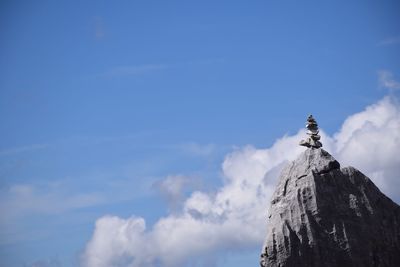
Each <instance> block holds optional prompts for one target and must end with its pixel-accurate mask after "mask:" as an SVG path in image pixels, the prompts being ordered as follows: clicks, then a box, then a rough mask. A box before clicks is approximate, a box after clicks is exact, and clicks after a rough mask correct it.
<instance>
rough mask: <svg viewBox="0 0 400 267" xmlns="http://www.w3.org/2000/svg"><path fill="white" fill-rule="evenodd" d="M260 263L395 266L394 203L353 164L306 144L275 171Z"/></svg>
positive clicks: (397, 214)
mask: <svg viewBox="0 0 400 267" xmlns="http://www.w3.org/2000/svg"><path fill="white" fill-rule="evenodd" d="M399 179H400V177H399ZM260 264H261V266H263V267H265V266H268V267H270V266H271V267H275V266H276V267H285V266H297V267H299V266H300V267H301V266H324V267H331V266H335V267H336V266H338V267H339V266H341V267H342V266H360V267H362V266H390V267H395V266H400V206H398V205H397V204H396V203H394V202H393V201H392V200H390V199H389V198H388V197H386V196H385V195H384V194H383V193H381V192H380V190H379V189H378V188H377V187H376V186H375V185H374V183H373V182H372V181H371V180H370V179H369V178H368V177H366V176H365V175H364V174H362V173H361V172H360V171H358V170H357V169H355V168H353V167H346V168H340V164H339V163H338V162H337V161H336V160H335V159H334V158H333V157H332V156H331V155H330V154H329V153H328V152H326V151H325V150H323V149H321V148H309V149H307V150H306V151H305V152H304V153H302V154H301V155H300V156H299V157H298V158H297V159H296V160H295V161H294V162H291V163H290V164H288V166H286V168H285V169H284V170H283V171H282V173H281V176H280V178H279V182H278V185H277V188H276V190H275V193H274V194H273V197H272V201H271V206H270V209H269V214H268V219H267V237H266V241H265V244H264V247H263V249H262V254H261V261H260Z"/></svg>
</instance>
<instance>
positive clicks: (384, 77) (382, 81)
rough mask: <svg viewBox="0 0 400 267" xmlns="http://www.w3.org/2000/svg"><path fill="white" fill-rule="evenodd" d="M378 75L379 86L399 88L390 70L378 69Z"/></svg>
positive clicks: (398, 83) (392, 88) (399, 85)
mask: <svg viewBox="0 0 400 267" xmlns="http://www.w3.org/2000/svg"><path fill="white" fill-rule="evenodd" d="M378 77H379V86H380V87H382V88H386V89H390V90H397V89H400V82H398V81H396V80H395V79H394V75H393V73H392V72H390V71H388V70H380V71H378Z"/></svg>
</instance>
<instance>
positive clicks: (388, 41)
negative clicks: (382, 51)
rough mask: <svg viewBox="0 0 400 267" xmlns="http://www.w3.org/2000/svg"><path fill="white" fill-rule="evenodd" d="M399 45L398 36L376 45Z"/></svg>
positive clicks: (399, 38)
mask: <svg viewBox="0 0 400 267" xmlns="http://www.w3.org/2000/svg"><path fill="white" fill-rule="evenodd" d="M395 44H400V36H397V37H390V38H387V39H385V40H382V41H381V42H379V43H378V46H385V45H395Z"/></svg>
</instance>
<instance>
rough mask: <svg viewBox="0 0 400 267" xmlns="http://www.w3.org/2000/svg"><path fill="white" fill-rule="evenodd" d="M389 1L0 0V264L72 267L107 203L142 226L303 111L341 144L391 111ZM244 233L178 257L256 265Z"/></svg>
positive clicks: (289, 126)
mask: <svg viewBox="0 0 400 267" xmlns="http://www.w3.org/2000/svg"><path fill="white" fill-rule="evenodd" d="M399 11H400V6H399V4H398V1H386V0H385V1H326V2H324V3H321V2H318V1H304V2H302V3H301V4H300V3H298V1H284V2H283V1H250V2H249V1H248V2H246V3H244V2H240V1H236V2H234V3H233V2H232V1H201V2H198V1H163V2H162V1H118V3H114V2H113V3H111V2H109V1H79V2H78V1H2V2H1V4H0V35H1V40H2V41H1V42H0V58H1V59H2V60H1V61H0V73H1V75H0V116H1V120H0V121H1V124H0V191H1V192H0V195H3V196H2V197H1V200H2V202H3V203H4V204H3V205H2V206H1V207H0V210H1V212H2V214H3V215H2V217H3V219H2V220H1V229H0V262H1V263H2V264H1V265H5V266H10V267H14V266H15V267H17V266H35V267H38V266H41V267H42V266H78V265H80V264H82V257H86V256H87V253H86V254H85V251H88V250H89V249H88V247H90V246H89V245H87V244H88V242H89V240H94V239H93V236H96V235H93V233H94V231H95V226H94V225H95V222H96V220H98V219H99V218H103V216H105V215H112V216H118V218H121V219H125V220H127V222H128V219H127V218H130V216H136V217H142V218H143V219H144V220H145V221H146V226H147V228H146V229H148V230H146V231H151V229H152V228H151V227H152V225H155V224H156V223H157V222H159V220H160V218H170V217H171V216H172V217H174V216H178V217H179V215H177V214H180V213H182V212H183V213H185V211H186V210H185V208H187V207H188V205H189V204H188V203H189V202H188V201H186V200H187V199H192V197H191V196H193V194H192V193H193V192H198V191H201V192H214V193H215V192H220V191H221V192H222V191H223V190H222V189H223V188H225V187H226V185H227V184H229V183H230V181H231V180H229V179H230V178H229V175H230V174H229V173H230V172H229V170H228V169H224V167H223V166H226V165H225V164H224V163H227V159H232V157H233V156H234V155H236V154H235V153H239V152H238V151H241V153H243V155H248V154H246V153H250V152H248V151H247V150H246V149H245V146H246V145H252V147H253V148H254V149H255V151H258V150H257V149H268V148H271V146H272V145H273V144H275V143H276V140H277V139H279V138H286V137H288V136H295V135H296V134H297V133H298V130H299V129H301V128H302V127H303V126H304V120H305V118H306V116H307V115H308V114H309V113H311V112H312V113H313V114H314V115H315V117H316V118H317V120H318V121H319V122H320V125H321V127H322V129H323V130H324V132H325V133H326V135H327V136H328V137H329V138H333V140H336V141H332V142H333V143H334V144H335V145H332V146H331V147H332V149H333V150H335V149H334V148H336V147H340V145H336V143H337V144H339V143H340V140H339V139H338V138H336V139H335V136H339V137H340V129H341V127H342V125H343V123H344V121H345V120H346V119H348V118H350V117H349V116H351V115H353V114H360V112H363V111H365V112H366V113H362V114H361V115H363V114H370V113H368V112H375V111H376V112H377V114H379V118H383V117H384V116H383V115H382V114H383V113H382V112H381V111H380V110H381V109H379V107H382V109H385V108H386V109H385V110H393V109H395V110H396V109H397V108H398V102H397V98H398V89H399V87H400V86H399V83H398V82H397V81H399V80H400V28H399V25H400V19H399V17H400V16H399ZM385 97H386V98H385ZM388 98H390V100H387V99H388ZM382 99H386V100H382ZM379 101H383V102H379ZM385 101H386V102H385ZM377 103H378V104H377ZM379 103H380V104H379ZM371 105H372V106H371ZM373 105H377V106H373ZM366 107H372V108H370V109H369V111H368V108H367V109H366ZM371 110H372V111H371ZM389 113H390V112H388V113H385V114H389ZM390 114H392V113H390ZM394 114H395V113H394ZM361 115H360V116H359V117H362V116H361ZM357 118H358V117H357ZM391 118H392V117H391ZM388 120H389V119H388ZM377 125H379V127H381V128H379V129H383V127H384V125H385V124H382V123H378V122H377ZM390 129H392V128H390ZM390 129H389V130H385V131H383V134H385V132H386V133H388V132H390ZM335 134H336V135H335ZM285 135H286V137H284V136H285ZM392 137H394V138H397V137H398V134H397V135H396V131H395V132H394V136H392ZM338 140H339V141H338ZM335 142H336V143H335ZM394 146H395V145H394ZM282 149H283V148H282ZM268 151H269V150H268ZM232 153H233V154H232ZM250 154H251V153H250ZM337 155H338V156H339V158H343V159H347V160H348V161H349V162H353V161H352V159H351V157H350V156H348V155H347V154H346V153H344V152H343V153H342V152H340V151H339V150H338V152H337ZM233 158H235V157H233ZM239 158H240V157H239ZM282 160H283V159H282ZM244 161H245V160H244ZM354 162H356V164H360V165H359V166H364V165H363V164H364V162H366V161H363V162H358V161H354ZM271 164H272V163H271ZM385 164H386V163H385ZM385 164H383V165H380V167H382V166H383V167H385V166H389V167H390V166H392V165H393V166H394V165H396V164H397V162H394V163H393V162H388V163H387V164H386V165H385ZM272 165H273V164H272ZM272 165H271V166H272ZM268 166H269V165H268ZM366 166H367V165H366ZM383 167H382V168H383ZM389 167H387V168H389ZM227 168H228V167H227ZM271 168H272V167H271ZM377 168H378V167H377ZM390 168H392V167H390ZM390 168H389V169H390ZM393 168H394V167H393ZM267 169H268V168H267ZM267 169H263V170H264V171H265V170H267ZM268 170H269V169H268ZM390 170H392V169H390ZM370 173H371V175H372V176H373V175H375V174H376V175H377V176H376V177H380V176H379V175H378V173H379V171H378V169H371V172H370ZM231 175H232V174H231ZM385 175H386V174H385ZM385 175H383V176H382V177H386V176H385ZM388 175H389V174H388ZM233 176H234V175H232V177H233ZM389 176H390V175H389ZM389 176H387V177H389ZM168 177H169V178H168ZM227 177H228V178H227ZM376 179H378V178H376ZM387 179H388V180H387V181H392V180H390V179H389V178H387ZM233 180H234V179H233ZM227 181H228V182H227ZM376 181H378V180H376ZM379 181H381V180H379ZM171 185H173V186H172V189H171ZM389 187H390V186H388V188H389ZM221 188H222V189H221ZM171 190H172V191H171ZM388 192H389V191H388ZM214 193H210V194H214ZM215 194H217V193H215ZM390 196H391V197H393V198H395V199H397V196H398V195H397V193H396V192H392V195H390ZM399 199H400V198H399ZM185 201H186V202H185ZM185 203H186V204H185ZM190 203H191V202H190ZM190 205H191V204H190ZM265 206H266V207H267V204H265ZM188 214H189V213H188ZM190 214H191V213H190ZM135 222H136V221H135ZM99 229H101V228H99ZM149 229H150V230H149ZM99 231H100V230H99ZM246 240H247V239H246ZM249 240H250V239H249ZM227 242H229V240H228V241H227ZM246 242H247V241H246ZM246 242H244V243H246ZM257 242H258V241H254V242H253V241H251V242H250V241H249V244H248V245H243V246H241V245H238V246H236V247H233V248H231V247H229V246H225V245H224V244H222V243H221V244H219V243H218V244H216V245H215V248H214V247H213V249H214V251H221V252H220V253H219V255H222V256H215V255H213V256H212V257H211V256H210V257H208V256H206V254H212V253H209V252H207V251H206V250H204V251H203V250H202V251H201V252H198V250H196V249H194V250H193V251H191V252H190V253H189V252H188V255H190V256H193V255H196V257H199V258H201V259H202V258H204V262H206V263H207V264H211V263H210V262H213V263H215V265H216V266H219V267H220V266H236V265H237V266H246V265H248V266H250V265H251V264H255V265H256V264H257V262H258V253H259V249H261V246H260V248H258V243H257ZM246 244H247V243H246ZM196 253H197V254H196ZM82 255H86V256H82ZM233 255H235V256H233ZM110 257H114V255H111V256H110ZM177 257H178V256H177ZM182 257H183V256H182ZM183 258H184V257H183ZM158 260H159V259H158ZM155 261H157V260H155ZM232 261H234V262H236V263H232ZM161 262H162V260H161ZM204 262H202V263H199V264H204ZM116 264H117V263H116ZM153 264H155V263H154V262H153ZM160 264H161V265H162V264H163V263H160ZM175 264H178V263H175ZM179 264H189V265H190V264H192V263H190V262H189V263H188V262H186V261H185V263H182V262H179ZM234 264H236V265H234ZM88 266H90V265H88ZM208 266H209V265H208Z"/></svg>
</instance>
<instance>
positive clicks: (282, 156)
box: [82, 97, 400, 267]
mask: <svg viewBox="0 0 400 267" xmlns="http://www.w3.org/2000/svg"><path fill="white" fill-rule="evenodd" d="M321 135H322V141H323V143H324V147H325V149H326V150H328V151H329V152H331V153H332V154H333V155H334V156H335V157H336V158H337V159H338V160H339V161H340V162H341V163H342V166H345V165H349V164H350V165H354V166H355V167H356V168H359V169H360V170H361V171H363V172H364V173H365V174H367V175H369V176H370V177H371V178H372V179H373V180H374V181H375V182H376V183H377V184H378V185H379V186H380V187H381V189H382V190H383V191H384V192H385V193H387V194H389V196H391V197H393V198H395V199H396V198H397V199H398V198H399V196H400V189H399V188H400V187H399V182H398V181H397V173H399V172H400V157H398V155H397V154H398V151H399V150H400V108H399V104H398V102H397V100H396V99H394V98H390V97H385V98H384V99H382V100H381V101H379V102H378V103H376V104H374V105H371V106H369V107H367V108H366V109H365V110H364V111H362V112H359V113H357V114H354V115H352V116H350V117H348V118H347V119H346V120H345V122H344V123H343V125H342V127H341V129H340V130H339V131H338V132H337V133H336V134H334V135H333V136H328V135H327V134H325V133H324V132H323V131H321ZM304 136H305V132H304V130H300V131H299V132H298V133H296V134H295V135H292V136H288V135H286V136H284V137H282V138H280V139H279V140H277V141H276V142H275V143H274V144H273V145H272V146H271V147H270V148H266V149H258V148H255V147H254V146H250V145H249V146H245V147H243V148H238V149H235V150H234V151H233V152H231V153H229V154H228V155H227V156H226V157H225V160H224V161H223V163H222V173H223V179H224V180H223V186H222V187H221V188H220V189H219V190H218V191H216V192H212V193H210V192H203V191H195V192H193V193H192V194H191V195H190V197H188V198H187V199H186V200H185V201H184V202H183V206H182V209H181V210H180V212H179V213H173V214H170V215H168V216H166V217H163V218H161V219H159V220H158V221H157V222H156V223H155V224H154V226H152V227H150V228H148V227H147V226H146V223H145V221H144V219H143V218H140V217H132V218H127V219H123V218H119V217H116V216H105V217H102V218H100V219H98V221H97V222H96V226H95V230H94V233H93V237H92V239H91V240H90V242H89V243H88V244H87V246H86V249H85V252H84V254H83V258H82V263H83V266H85V267H103V266H104V267H105V266H108V267H117V266H130V267H136V266H141V267H145V266H167V267H168V266H188V265H195V266H198V265H199V264H200V266H201V264H203V265H204V266H205V265H207V266H210V265H209V264H210V263H209V262H207V260H208V259H210V257H211V258H216V257H217V254H218V255H223V253H219V252H221V251H222V252H226V251H231V252H235V251H242V250H245V249H248V250H251V249H258V248H260V247H261V243H262V242H263V239H264V236H265V221H266V216H267V214H266V212H267V207H268V206H269V201H270V197H271V195H272V192H273V190H274V185H275V182H276V179H277V177H278V173H279V172H280V170H281V168H282V166H284V165H285V164H286V162H288V161H290V160H293V159H295V158H296V157H297V156H298V155H299V154H300V153H301V152H302V151H303V150H304V148H302V147H300V146H298V141H299V140H300V139H302V138H303V137H304ZM167 181H168V179H167ZM167 184H168V183H167ZM178 185H179V183H178ZM396 185H397V186H396ZM174 186H175V185H174ZM174 186H173V187H172V189H171V190H170V191H171V192H172V193H173V192H175V187H174ZM166 187H167V188H168V186H166ZM178 187H179V186H178ZM196 264H197V265H196Z"/></svg>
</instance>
